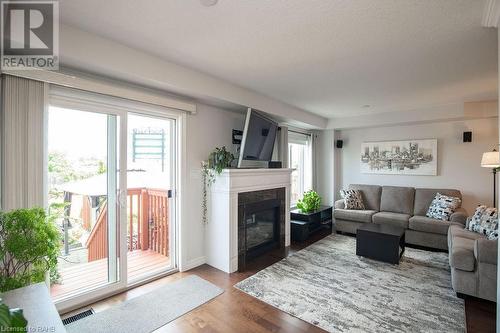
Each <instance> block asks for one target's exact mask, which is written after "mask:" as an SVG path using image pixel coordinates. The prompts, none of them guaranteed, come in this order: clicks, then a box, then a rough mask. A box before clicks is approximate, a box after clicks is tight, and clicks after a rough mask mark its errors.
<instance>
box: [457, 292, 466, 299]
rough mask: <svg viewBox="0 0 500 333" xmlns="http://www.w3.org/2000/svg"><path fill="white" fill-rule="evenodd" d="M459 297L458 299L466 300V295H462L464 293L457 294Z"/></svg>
mask: <svg viewBox="0 0 500 333" xmlns="http://www.w3.org/2000/svg"><path fill="white" fill-rule="evenodd" d="M457 297H458V298H461V299H465V297H466V296H465V294H462V293H457Z"/></svg>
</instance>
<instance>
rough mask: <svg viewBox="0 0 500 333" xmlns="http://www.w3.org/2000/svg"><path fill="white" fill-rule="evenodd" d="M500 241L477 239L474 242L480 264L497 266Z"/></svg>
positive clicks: (475, 252) (475, 254) (475, 253)
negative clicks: (499, 243) (499, 242)
mask: <svg viewBox="0 0 500 333" xmlns="http://www.w3.org/2000/svg"><path fill="white" fill-rule="evenodd" d="M497 251H498V240H489V239H486V238H479V239H476V241H475V242H474V256H475V257H476V260H477V261H478V262H480V263H481V262H483V263H488V264H493V265H496V264H497V260H498V257H497V255H498V254H497Z"/></svg>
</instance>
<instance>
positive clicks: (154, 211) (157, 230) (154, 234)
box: [85, 188, 169, 261]
mask: <svg viewBox="0 0 500 333" xmlns="http://www.w3.org/2000/svg"><path fill="white" fill-rule="evenodd" d="M127 203H128V207H127V249H128V251H134V250H153V251H155V252H157V253H159V254H162V255H164V256H168V255H169V218H168V212H169V209H168V191H167V190H160V189H146V188H134V189H128V191H127ZM107 229H108V228H107V206H106V205H105V206H104V207H103V208H102V209H101V212H100V213H99V216H98V218H97V221H96V223H95V225H94V227H93V228H92V231H91V233H90V235H89V238H88V239H87V242H86V243H85V246H86V247H87V249H88V261H93V260H98V259H104V258H107V256H108V255H107V254H108V234H107Z"/></svg>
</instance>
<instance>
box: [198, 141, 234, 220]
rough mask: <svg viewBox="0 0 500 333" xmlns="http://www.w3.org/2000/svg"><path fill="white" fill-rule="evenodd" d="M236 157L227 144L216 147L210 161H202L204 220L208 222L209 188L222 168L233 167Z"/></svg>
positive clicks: (209, 156) (209, 158) (210, 155)
mask: <svg viewBox="0 0 500 333" xmlns="http://www.w3.org/2000/svg"><path fill="white" fill-rule="evenodd" d="M234 159H235V157H234V155H233V154H232V153H231V152H229V151H227V149H226V147H225V146H222V147H216V148H215V149H214V150H213V151H212V152H211V153H210V154H209V155H208V161H203V162H202V163H201V169H202V181H203V201H202V220H203V223H204V224H206V223H207V222H208V217H207V215H208V206H207V205H208V188H209V187H210V186H211V185H212V184H213V183H214V182H215V176H216V175H220V173H221V172H222V170H224V169H225V168H229V167H231V164H232V163H233V161H234Z"/></svg>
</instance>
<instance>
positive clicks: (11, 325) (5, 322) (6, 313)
mask: <svg viewBox="0 0 500 333" xmlns="http://www.w3.org/2000/svg"><path fill="white" fill-rule="evenodd" d="M27 326H28V321H27V320H26V318H24V315H23V310H22V309H9V307H8V306H7V305H6V304H5V303H4V302H3V301H2V299H1V298H0V331H1V332H26V331H27V329H26V327H27Z"/></svg>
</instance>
